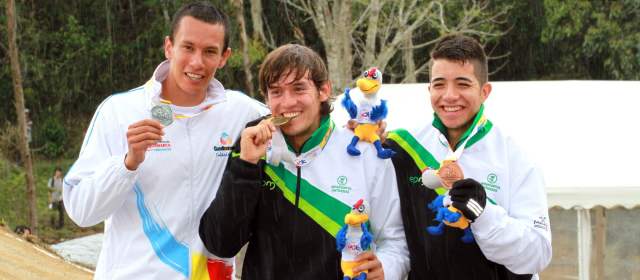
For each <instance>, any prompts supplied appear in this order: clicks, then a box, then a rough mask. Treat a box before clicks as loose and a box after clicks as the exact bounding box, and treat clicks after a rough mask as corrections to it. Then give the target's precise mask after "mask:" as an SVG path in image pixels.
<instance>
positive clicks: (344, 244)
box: [336, 199, 373, 280]
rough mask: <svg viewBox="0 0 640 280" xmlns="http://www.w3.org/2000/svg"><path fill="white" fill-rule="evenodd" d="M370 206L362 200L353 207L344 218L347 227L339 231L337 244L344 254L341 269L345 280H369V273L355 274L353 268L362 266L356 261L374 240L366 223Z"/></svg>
mask: <svg viewBox="0 0 640 280" xmlns="http://www.w3.org/2000/svg"><path fill="white" fill-rule="evenodd" d="M368 208H369V205H368V204H367V202H366V201H364V200H362V199H360V200H358V202H356V204H354V205H353V208H352V209H351V212H350V213H348V214H347V215H346V216H345V217H344V223H345V225H344V226H343V227H342V229H340V231H338V235H337V236H336V243H337V247H338V251H339V252H342V260H340V267H341V268H342V273H344V278H343V280H364V279H367V272H366V271H363V272H361V273H360V274H359V275H354V274H353V268H354V267H356V266H358V265H360V264H361V263H360V262H355V261H354V260H355V259H356V257H358V256H359V255H360V254H362V253H363V252H365V251H368V250H369V249H370V248H369V247H370V245H371V241H372V240H373V235H371V233H370V232H369V231H368V230H367V226H366V225H365V223H366V222H367V221H368V220H369V209H368Z"/></svg>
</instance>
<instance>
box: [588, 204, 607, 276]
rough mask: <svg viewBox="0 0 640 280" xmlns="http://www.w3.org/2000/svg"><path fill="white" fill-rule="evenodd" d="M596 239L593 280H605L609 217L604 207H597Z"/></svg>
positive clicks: (595, 212)
mask: <svg viewBox="0 0 640 280" xmlns="http://www.w3.org/2000/svg"><path fill="white" fill-rule="evenodd" d="M593 210H594V213H593V214H594V215H595V223H596V224H595V231H596V232H595V238H594V241H593V242H594V244H593V246H594V247H593V251H594V252H593V256H592V257H593V259H592V264H593V265H592V267H593V270H594V271H593V279H595V280H604V258H605V248H606V244H607V235H606V234H607V216H606V213H605V211H606V209H605V208H604V207H602V206H598V207H595V208H594V209H593Z"/></svg>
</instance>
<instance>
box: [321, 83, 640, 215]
mask: <svg viewBox="0 0 640 280" xmlns="http://www.w3.org/2000/svg"><path fill="white" fill-rule="evenodd" d="M491 84H492V87H493V90H492V92H491V94H490V96H489V98H488V99H487V101H486V102H485V114H486V116H487V117H488V118H489V119H490V120H491V121H492V122H493V123H494V124H495V125H497V126H499V127H501V129H502V130H503V131H504V132H506V133H507V134H509V135H511V136H512V137H513V138H514V139H515V140H516V142H517V143H518V144H519V145H520V146H521V147H522V148H523V149H524V150H525V151H526V153H527V155H528V156H529V157H530V158H531V159H532V160H533V161H534V162H535V163H536V164H537V165H538V166H540V167H541V169H542V171H543V173H544V176H545V181H546V189H547V195H548V202H549V207H554V206H559V207H562V208H565V209H570V208H575V207H578V208H585V209H590V208H592V207H594V206H597V205H600V206H604V207H607V208H612V207H616V206H622V207H625V208H629V209H630V208H634V207H637V206H640V163H638V161H640V140H639V136H640V81H528V82H492V83H491ZM379 94H380V96H381V98H382V99H386V100H387V101H388V107H389V116H388V117H387V120H386V121H387V130H392V129H396V128H400V127H402V128H407V129H412V128H417V127H420V126H423V125H424V124H426V123H431V121H432V119H433V110H432V109H431V105H430V103H429V92H428V84H383V85H382V87H381V89H380V92H379ZM341 98H342V96H338V97H337V98H336V101H335V102H334V112H333V113H332V115H333V117H334V119H335V120H336V123H337V124H340V123H346V120H347V119H348V115H347V113H346V111H345V110H344V109H343V108H342V107H341V106H340V100H341Z"/></svg>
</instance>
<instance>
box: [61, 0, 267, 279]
mask: <svg viewBox="0 0 640 280" xmlns="http://www.w3.org/2000/svg"><path fill="white" fill-rule="evenodd" d="M228 42H229V34H228V22H227V17H226V15H225V14H223V13H222V12H221V11H219V10H218V9H217V8H215V7H213V6H212V5H211V4H208V3H192V4H187V5H185V6H183V7H182V8H181V9H180V10H179V11H178V12H177V13H176V14H175V15H174V19H173V23H172V27H171V34H170V36H167V37H166V38H165V41H164V52H165V56H166V58H167V61H165V62H162V63H161V64H160V65H159V66H158V67H157V68H156V70H155V72H154V74H153V77H152V78H151V79H150V80H149V81H148V82H147V83H146V84H145V85H143V86H141V87H138V88H136V89H133V90H130V91H128V92H125V93H121V94H115V95H112V96H110V97H108V98H107V99H106V100H105V101H104V102H102V104H100V106H99V107H98V109H97V110H96V113H95V115H94V117H93V119H92V121H91V124H90V126H89V128H88V130H87V134H86V136H85V140H84V143H83V145H82V149H81V151H80V155H79V158H78V160H77V161H76V163H75V164H74V165H73V167H72V168H71V169H70V171H69V172H68V174H67V176H66V177H65V181H64V203H65V205H66V206H67V212H68V213H69V216H70V217H71V219H73V221H75V222H76V223H77V224H78V225H80V226H92V225H95V224H97V223H100V222H102V221H105V235H104V241H103V247H102V251H101V253H100V258H99V261H98V265H97V268H96V273H95V279H202V278H205V279H229V278H230V277H231V271H232V268H231V262H230V260H229V259H224V258H220V257H217V256H215V255H213V254H211V253H209V252H207V251H206V250H205V248H204V245H203V244H202V241H200V238H199V237H198V233H197V229H198V223H199V220H200V217H201V216H202V213H203V212H204V211H205V210H206V208H207V206H208V205H209V204H210V202H211V200H212V199H213V197H214V196H215V193H216V191H217V186H218V185H219V184H220V181H221V177H222V176H221V175H222V173H223V171H224V167H225V165H226V163H227V158H228V154H229V152H230V150H231V144H232V143H233V142H234V140H235V139H236V137H237V136H239V134H240V132H241V130H242V128H243V127H244V124H245V123H246V122H247V121H249V120H253V119H255V118H258V117H259V116H261V115H263V114H265V113H266V112H267V111H268V110H267V109H266V107H264V106H263V105H262V104H260V103H259V102H257V101H254V100H253V99H251V98H249V97H247V96H245V95H243V94H241V93H239V92H234V91H229V90H225V89H224V87H223V86H222V84H221V83H220V82H219V81H218V80H216V79H215V78H214V76H215V73H216V70H217V69H219V68H222V67H223V66H224V65H225V63H226V61H227V59H228V58H229V55H230V54H231V50H230V48H229V47H228Z"/></svg>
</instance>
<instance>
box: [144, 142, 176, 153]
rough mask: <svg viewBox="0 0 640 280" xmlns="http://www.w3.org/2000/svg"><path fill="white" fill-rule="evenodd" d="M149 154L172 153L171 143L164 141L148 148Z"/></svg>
mask: <svg viewBox="0 0 640 280" xmlns="http://www.w3.org/2000/svg"><path fill="white" fill-rule="evenodd" d="M147 151H148V152H169V151H171V141H169V140H162V141H159V142H158V143H155V144H153V145H151V146H149V147H148V148H147Z"/></svg>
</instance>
